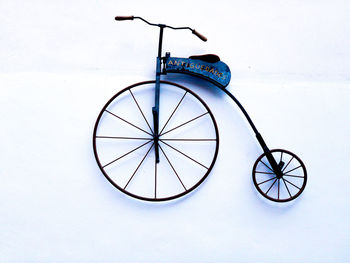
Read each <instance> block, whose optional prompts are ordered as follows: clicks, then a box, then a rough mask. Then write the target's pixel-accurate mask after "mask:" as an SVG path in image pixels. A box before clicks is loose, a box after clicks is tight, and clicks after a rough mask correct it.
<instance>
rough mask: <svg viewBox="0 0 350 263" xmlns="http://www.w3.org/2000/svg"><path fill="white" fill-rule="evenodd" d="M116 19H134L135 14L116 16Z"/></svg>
mask: <svg viewBox="0 0 350 263" xmlns="http://www.w3.org/2000/svg"><path fill="white" fill-rule="evenodd" d="M115 20H117V21H124V20H134V16H116V17H115Z"/></svg>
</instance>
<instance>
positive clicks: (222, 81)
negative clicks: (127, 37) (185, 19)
mask: <svg viewBox="0 0 350 263" xmlns="http://www.w3.org/2000/svg"><path fill="white" fill-rule="evenodd" d="M115 19H116V20H118V21H121V20H134V19H140V20H142V21H143V22H145V23H147V24H148V25H151V26H157V27H159V40H158V52H157V58H156V76H155V80H153V81H148V82H144V83H154V84H153V85H154V106H153V107H152V117H151V118H152V119H153V130H152V128H151V127H150V125H149V124H148V122H147V120H146V119H145V120H146V122H147V124H148V127H149V129H150V130H151V133H148V132H146V133H148V135H150V136H152V139H150V141H152V142H153V144H152V146H151V148H152V147H154V156H155V163H154V165H155V171H157V168H156V167H157V164H158V163H159V162H160V151H162V152H163V149H162V147H161V144H160V143H162V145H163V143H164V141H163V140H165V139H163V138H160V137H161V136H162V131H159V129H160V126H159V124H160V123H159V119H160V116H161V115H160V95H161V94H160V92H161V90H160V89H161V83H165V84H169V85H173V86H175V87H178V88H181V89H183V90H186V93H185V94H187V92H189V93H190V94H192V96H194V97H195V98H196V100H198V101H199V103H201V104H202V105H204V107H205V108H206V109H207V111H208V112H210V116H211V117H210V118H211V121H212V123H213V125H214V126H215V129H216V137H217V138H218V133H217V126H216V123H215V120H214V116H213V115H212V113H211V111H210V109H209V108H208V107H207V106H206V105H205V103H204V101H203V100H202V99H201V98H200V97H199V96H198V95H196V94H194V93H193V92H192V91H190V90H189V89H187V88H185V87H181V86H180V85H178V84H176V83H172V82H167V81H163V80H161V76H162V75H166V74H168V73H182V74H189V75H193V76H196V77H199V78H202V79H204V80H207V81H210V82H211V83H213V84H214V85H215V86H217V87H219V88H220V89H221V90H222V91H224V92H225V94H226V95H228V96H229V97H230V98H231V99H232V100H233V101H234V103H235V104H236V105H237V106H238V108H239V109H240V111H241V112H242V113H243V115H244V117H245V118H246V119H247V121H248V123H249V125H250V127H251V128H252V130H253V132H254V134H255V137H256V139H257V141H258V143H259V145H260V147H261V148H262V150H263V154H262V155H261V156H260V157H259V158H258V159H257V160H256V162H255V164H254V166H253V172H252V175H253V182H254V185H255V187H256V188H257V190H258V191H259V192H260V193H261V194H262V195H263V196H264V197H266V198H267V199H270V200H272V201H276V202H287V201H290V200H293V199H295V198H296V197H297V196H299V195H300V194H301V192H302V191H303V190H304V188H305V185H306V181H307V172H306V168H305V165H304V164H303V162H302V161H301V159H300V158H299V157H298V156H296V155H295V154H293V153H292V152H289V151H286V150H283V149H273V150H270V149H269V148H268V146H267V145H266V143H265V141H264V139H263V137H262V135H261V134H260V133H259V131H258V129H257V128H256V126H255V125H254V123H253V121H252V119H251V118H250V116H249V115H248V113H247V111H246V110H245V109H244V107H243V106H242V104H241V103H240V102H239V101H238V99H237V98H236V97H235V96H234V95H233V94H232V93H231V92H229V91H228V90H227V89H226V87H227V85H228V84H229V82H230V78H231V72H230V69H229V67H228V66H227V65H226V64H225V63H224V62H222V61H220V58H219V57H218V56H216V55H212V54H207V55H200V56H190V57H189V58H179V57H171V56H170V53H166V55H165V56H162V46H163V34H164V29H165V28H170V29H174V30H178V29H187V30H191V31H192V33H193V34H194V35H196V36H197V37H198V38H200V39H201V40H203V41H206V40H207V39H206V37H204V36H203V35H201V34H199V33H198V32H197V31H196V30H194V29H192V28H190V27H172V26H168V25H165V24H152V23H150V22H148V21H146V20H145V19H143V18H141V17H136V16H135V17H134V16H117V17H115ZM144 83H141V84H142V85H143V84H144ZM139 85H140V84H136V85H134V86H129V87H127V88H126V89H124V90H123V91H122V92H121V93H123V92H125V91H126V90H129V91H130V92H131V88H133V87H135V86H139ZM121 93H118V94H116V95H115V96H114V97H113V98H112V99H111V100H114V99H117V97H118V96H119V95H120V94H121ZM131 95H132V94H131ZM151 96H152V97H153V94H151ZM152 97H151V99H152ZM133 99H134V100H135V98H134V97H133ZM181 101H182V100H180V103H181ZM110 102H111V101H109V102H108V103H107V104H106V105H105V107H104V108H103V111H101V113H100V115H99V117H98V119H97V121H96V125H95V130H94V149H95V157H96V160H97V162H98V164H99V166H100V168H101V170H102V172H103V173H104V175H105V176H106V177H107V179H108V180H110V181H113V180H112V179H110V177H109V176H108V174H107V173H106V171H104V167H105V166H106V165H104V166H101V164H100V162H99V158H98V153H97V150H96V143H95V140H96V139H99V138H115V139H118V138H119V139H136V140H137V139H143V138H136V137H135V138H133V137H130V138H129V137H111V136H97V135H96V129H97V126H98V125H99V122H100V120H101V116H102V115H103V113H104V110H106V107H107V106H108V105H109V103H110ZM135 103H136V104H138V103H137V102H136V101H135ZM178 105H179V104H178ZM138 108H139V107H138ZM176 109H177V107H176V108H175V110H176ZM139 110H140V108H139ZM106 111H107V110H106ZM107 113H109V114H112V115H114V114H113V113H111V112H108V111H107ZM141 113H142V112H141ZM142 115H143V113H142ZM114 116H115V117H117V118H119V119H121V120H122V121H124V122H126V123H129V122H127V121H125V120H123V119H122V118H120V117H119V116H117V115H114ZM171 116H172V114H171ZM201 116H203V115H201ZM143 118H145V116H143ZM195 119H196V118H195ZM192 120H194V119H192ZM192 120H191V121H192ZM129 124H131V123H129ZM132 126H134V125H132ZM136 128H137V127H136ZM163 129H164V128H163ZM141 130H142V129H141ZM217 142H218V140H217ZM164 144H165V143H164ZM166 145H167V144H166ZM141 146H142V145H141ZM141 146H139V147H141ZM168 146H169V145H168ZM217 146H218V144H217ZM217 146H216V147H217ZM139 147H138V148H139ZM138 148H135V149H134V150H132V151H131V152H133V151H135V150H136V149H138ZM151 148H150V149H149V150H148V152H149V151H150V150H151ZM171 148H172V147H171ZM217 149H218V148H216V153H215V156H216V154H217ZM131 152H128V153H126V154H124V155H122V156H121V157H118V158H117V159H115V160H113V161H112V162H115V161H117V160H119V159H120V158H122V157H123V156H125V155H127V154H129V153H131ZM148 152H147V154H148ZM178 152H179V151H178ZM163 153H164V152H163ZM180 153H181V152H180ZM147 154H146V155H145V156H144V158H143V159H142V161H141V163H139V165H138V166H137V169H138V168H139V167H140V165H141V164H142V162H143V160H144V159H145V157H146V156H147ZM182 154H183V155H184V156H186V157H187V158H189V159H191V160H192V161H195V162H196V163H197V164H200V163H199V162H197V161H196V160H195V159H192V158H191V157H189V156H187V155H186V154H184V153H182ZM164 155H165V153H164ZM282 156H283V157H284V159H283V158H282ZM285 156H287V157H285ZM165 158H166V160H167V161H168V162H169V160H168V158H167V157H166V155H165ZM263 158H266V159H267V160H265V162H267V163H268V164H269V165H268V164H266V163H265V162H264V161H263V160H262V159H263ZM286 158H288V159H286ZM293 160H294V161H293ZM292 161H293V162H292ZM214 162H215V158H214V159H213V160H212V163H211V166H210V168H207V167H205V166H203V165H202V167H204V168H207V171H208V172H207V173H206V174H205V177H206V176H207V174H208V173H209V172H210V170H211V167H212V165H213V164H214ZM110 163H111V162H109V163H108V164H107V165H109V164H110ZM291 163H292V165H291V166H293V167H294V168H292V169H286V168H287V167H288V166H289V165H290V164H291ZM259 165H260V166H259ZM262 165H264V166H263V167H262V168H263V169H261V166H262ZM170 166H171V167H172V168H173V166H172V165H171V164H170ZM289 167H290V166H289ZM137 169H136V170H135V171H134V173H133V175H132V176H131V178H130V179H129V181H130V180H131V179H132V178H133V176H134V174H135V173H136V171H137ZM264 169H268V170H267V171H264ZM296 169H299V170H298V171H297V174H295V173H294V172H293V173H292V174H290V172H292V171H295V170H296ZM173 171H174V173H175V174H176V176H177V177H178V179H179V181H180V182H181V184H182V186H183V187H184V189H185V190H186V191H185V192H183V193H181V194H179V195H175V196H172V197H167V198H165V199H164V198H163V199H157V197H156V194H155V197H154V198H148V197H140V196H139V197H138V198H140V199H145V200H152V201H159V200H170V199H172V198H176V197H178V196H181V195H183V194H185V193H187V192H188V191H187V189H186V187H185V186H184V184H183V183H182V181H181V179H180V178H179V176H178V174H177V173H176V171H175V170H174V169H173ZM261 174H262V175H265V176H269V178H268V179H266V178H265V179H263V180H261V177H259V176H260V175H261ZM205 177H202V178H205ZM290 177H294V178H301V179H302V181H300V182H301V183H302V184H300V183H297V184H298V185H299V186H297V185H296V184H294V183H293V182H290V181H289V180H288V178H290ZM155 178H157V175H156V172H155ZM301 179H300V180H301ZM272 180H273V182H272V184H270V185H269V187H267V190H266V189H265V190H264V189H263V188H264V187H265V186H266V184H265V183H267V182H271V181H272ZM129 181H128V182H129ZM155 182H156V181H155ZM200 182H201V181H199V182H198V183H200ZM276 182H277V184H276V185H277V187H275V188H274V189H275V191H271V192H270V193H272V194H269V191H270V190H271V188H272V187H273V186H274V185H275V183H276ZM198 183H197V184H196V185H195V187H196V186H198ZM287 183H288V184H289V185H291V186H293V187H294V190H295V191H294V192H292V193H291V191H290V190H289V188H288V186H287ZM112 184H113V182H112ZM281 184H284V186H285V188H284V191H287V193H286V194H288V195H286V194H285V193H281V194H282V197H281V196H280V190H283V189H280V185H281ZM114 185H115V186H117V188H119V189H121V188H120V187H119V184H114ZM127 185H128V184H127ZM127 185H126V186H124V188H123V189H121V190H122V191H123V192H126V193H127V194H129V195H131V196H135V195H134V194H132V193H129V192H127V191H124V190H125V188H126V187H127ZM156 185H157V184H156V183H155V189H156ZM192 189H194V188H191V190H192ZM296 189H297V190H296ZM276 192H277V193H276ZM155 193H156V190H155Z"/></svg>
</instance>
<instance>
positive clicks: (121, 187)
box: [93, 80, 219, 202]
mask: <svg viewBox="0 0 350 263" xmlns="http://www.w3.org/2000/svg"><path fill="white" fill-rule="evenodd" d="M155 83H156V81H155V80H152V81H145V82H140V83H136V84H133V85H131V86H129V87H127V88H125V89H123V90H121V91H119V92H118V93H117V94H115V95H114V96H113V97H112V98H111V99H110V100H109V101H108V102H107V103H106V104H105V105H104V107H103V108H102V110H101V111H100V114H99V115H98V117H97V120H96V123H95V127H94V133H93V149H94V155H95V159H96V162H97V164H98V166H99V168H100V170H101V172H102V174H103V175H104V176H105V177H106V179H107V180H108V181H109V182H110V183H111V184H112V185H113V186H114V187H116V188H117V189H118V190H120V191H121V192H123V193H125V194H127V195H129V196H131V197H134V198H137V199H140V200H144V201H157V202H158V201H168V200H172V199H176V198H179V197H181V196H184V195H186V194H188V193H190V192H192V191H193V190H195V189H196V188H197V187H198V186H199V185H200V184H201V183H202V182H203V181H204V180H205V179H206V178H207V177H208V175H209V173H210V171H211V169H212V168H213V166H214V164H215V161H216V158H217V155H218V150H219V132H218V127H217V124H216V121H215V118H214V115H213V114H212V112H211V111H210V109H209V107H208V105H207V104H206V103H205V102H204V101H203V100H202V99H201V98H200V97H199V96H198V95H197V94H195V93H194V92H193V91H191V90H189V89H188V88H185V87H183V86H181V85H179V84H177V83H172V82H169V81H163V80H160V84H167V85H171V86H172V88H174V89H178V88H180V89H182V90H183V91H184V92H185V93H188V94H191V96H193V97H194V98H195V99H197V100H198V102H197V103H200V104H202V105H203V107H204V108H205V109H206V111H207V112H206V113H205V114H207V115H209V116H210V119H211V122H212V124H213V130H214V132H215V135H216V138H214V139H213V138H209V139H205V138H197V139H198V141H201V140H208V141H213V143H215V148H214V149H213V151H214V152H213V157H212V159H211V160H210V165H205V166H206V167H207V168H208V170H204V169H203V170H204V171H203V176H202V177H201V178H200V179H199V180H198V181H197V182H196V183H195V184H194V185H192V186H191V187H186V186H185V188H186V190H184V191H183V192H179V193H176V194H173V195H171V196H167V197H159V196H158V188H159V187H158V178H159V177H160V176H161V175H159V171H158V169H157V163H156V160H155V161H154V165H155V167H154V171H152V173H154V188H155V189H154V193H153V197H145V196H142V195H138V194H135V193H133V192H130V191H128V190H126V189H124V187H125V185H118V184H117V183H116V182H115V181H114V180H113V178H111V177H110V176H109V175H108V172H107V171H106V170H105V169H104V166H103V165H102V164H101V161H100V157H99V153H98V149H97V140H101V139H110V138H111V137H115V138H116V139H117V138H128V139H129V138H130V139H131V138H135V139H136V140H141V139H144V138H142V137H117V136H108V134H104V135H98V134H97V131H98V126H99V122H100V120H101V119H102V115H103V114H104V112H108V111H107V107H108V106H109V105H110V104H111V103H113V101H114V100H115V99H116V98H117V97H118V96H120V95H122V94H123V93H124V92H128V90H130V89H133V88H136V87H138V86H142V85H155ZM128 93H129V92H128ZM113 115H115V114H113ZM118 117H119V116H118ZM123 120H124V121H126V120H125V119H123ZM127 123H129V124H130V125H132V123H130V122H128V121H127ZM132 126H134V125H132ZM136 127H137V126H136ZM142 131H143V132H145V131H144V130H142ZM177 139H178V138H175V140H177ZM148 140H149V141H148V142H146V144H148V143H150V142H151V141H153V143H154V141H155V139H154V136H153V134H150V138H149V139H148ZM164 140H171V138H167V139H165V138H164ZM190 140H196V138H194V139H190ZM146 144H145V145H146ZM145 145H143V146H145ZM139 147H140V146H139ZM141 147H142V146H141ZM153 147H154V145H153ZM136 150H137V149H133V150H132V151H136ZM161 150H162V149H161ZM129 153H131V152H129ZM127 154H128V153H127ZM122 156H126V154H124V155H122ZM122 156H120V157H122ZM148 156H149V154H148ZM120 157H118V158H120ZM165 159H166V158H165ZM192 159H193V158H192ZM114 161H115V162H116V160H114ZM174 169H175V168H174ZM179 176H180V175H179Z"/></svg>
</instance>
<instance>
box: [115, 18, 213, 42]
mask: <svg viewBox="0 0 350 263" xmlns="http://www.w3.org/2000/svg"><path fill="white" fill-rule="evenodd" d="M134 19H140V20H142V21H143V22H145V23H146V24H148V25H150V26H158V27H161V28H170V29H174V30H182V29H188V30H191V32H192V34H194V35H195V36H197V37H198V38H199V39H200V40H202V41H204V42H206V41H207V40H208V39H207V38H206V37H205V36H203V35H202V34H200V33H199V32H197V31H196V30H194V29H192V28H190V27H172V26H167V25H164V24H153V23H150V22H148V21H147V20H145V19H143V18H142V17H139V16H116V17H115V20H117V21H125V20H134Z"/></svg>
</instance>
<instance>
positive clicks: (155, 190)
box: [154, 158, 157, 199]
mask: <svg viewBox="0 0 350 263" xmlns="http://www.w3.org/2000/svg"><path fill="white" fill-rule="evenodd" d="M154 198H155V199H157V159H156V158H154Z"/></svg>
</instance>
